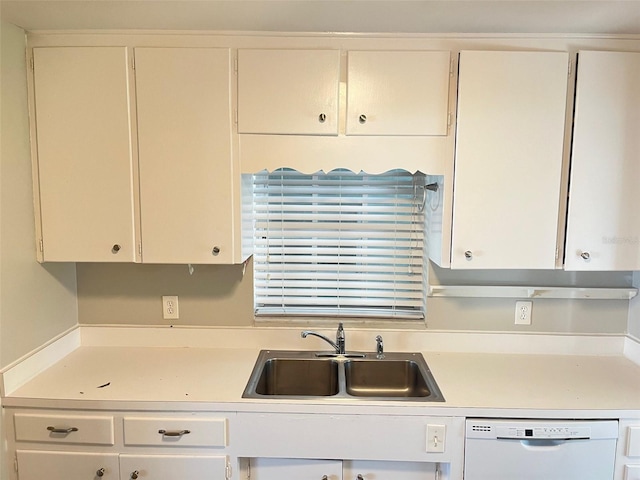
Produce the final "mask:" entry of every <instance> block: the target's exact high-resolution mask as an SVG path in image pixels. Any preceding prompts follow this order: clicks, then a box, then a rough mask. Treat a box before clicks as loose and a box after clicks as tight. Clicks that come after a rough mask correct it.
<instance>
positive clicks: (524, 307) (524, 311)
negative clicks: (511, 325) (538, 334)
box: [516, 302, 532, 325]
mask: <svg viewBox="0 0 640 480" xmlns="http://www.w3.org/2000/svg"><path fill="white" fill-rule="evenodd" d="M531 308H532V302H516V325H531Z"/></svg>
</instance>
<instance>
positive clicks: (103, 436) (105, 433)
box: [14, 413, 114, 445]
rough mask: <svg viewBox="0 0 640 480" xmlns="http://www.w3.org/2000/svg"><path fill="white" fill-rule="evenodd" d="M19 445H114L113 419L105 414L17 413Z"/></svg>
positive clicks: (16, 423)
mask: <svg viewBox="0 0 640 480" xmlns="http://www.w3.org/2000/svg"><path fill="white" fill-rule="evenodd" d="M14 422H15V428H16V440H17V441H19V442H51V443H86V444H94V445H113V444H114V432H113V417H110V416H106V415H101V416H90V415H47V414H30V413H16V414H15V415H14Z"/></svg>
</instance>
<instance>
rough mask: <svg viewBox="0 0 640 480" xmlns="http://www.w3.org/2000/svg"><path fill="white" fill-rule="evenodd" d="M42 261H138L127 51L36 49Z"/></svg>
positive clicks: (36, 152) (36, 154) (36, 177)
mask: <svg viewBox="0 0 640 480" xmlns="http://www.w3.org/2000/svg"><path fill="white" fill-rule="evenodd" d="M33 62H34V76H33V95H34V99H35V107H33V108H32V114H34V117H35V121H34V127H35V131H34V132H33V138H34V139H35V141H34V144H33V145H34V146H33V153H34V159H35V161H34V166H35V167H36V168H35V169H36V172H34V180H35V184H36V189H35V192H36V206H37V209H39V213H40V222H39V224H38V225H37V227H36V230H37V231H38V230H39V231H40V233H41V239H40V247H39V248H38V259H39V260H40V261H86V262H132V261H135V259H136V253H135V252H136V238H135V231H136V228H135V220H134V205H135V201H134V187H133V186H134V161H133V158H134V157H133V144H132V137H133V133H132V130H131V123H132V122H131V114H130V109H129V82H130V77H129V74H130V72H129V66H128V60H127V49H126V48H124V47H91V48H86V47H47V48H43V47H40V48H34V49H33Z"/></svg>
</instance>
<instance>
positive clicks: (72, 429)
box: [47, 427, 78, 435]
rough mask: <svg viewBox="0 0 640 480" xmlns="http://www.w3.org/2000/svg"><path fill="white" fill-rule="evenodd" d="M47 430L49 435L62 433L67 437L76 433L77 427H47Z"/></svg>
mask: <svg viewBox="0 0 640 480" xmlns="http://www.w3.org/2000/svg"><path fill="white" fill-rule="evenodd" d="M47 430H49V431H50V432H51V433H62V434H64V435H68V434H70V433H71V432H77V431H78V428H77V427H69V428H57V427H47Z"/></svg>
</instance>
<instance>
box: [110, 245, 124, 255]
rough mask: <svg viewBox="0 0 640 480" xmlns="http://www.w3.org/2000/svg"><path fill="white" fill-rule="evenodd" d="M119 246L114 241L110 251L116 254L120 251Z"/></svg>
mask: <svg viewBox="0 0 640 480" xmlns="http://www.w3.org/2000/svg"><path fill="white" fill-rule="evenodd" d="M121 248H122V247H121V246H120V245H118V244H117V243H116V244H114V245H113V247H111V253H113V254H116V253H118V252H119V251H120V249H121Z"/></svg>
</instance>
